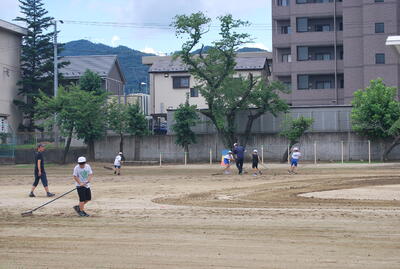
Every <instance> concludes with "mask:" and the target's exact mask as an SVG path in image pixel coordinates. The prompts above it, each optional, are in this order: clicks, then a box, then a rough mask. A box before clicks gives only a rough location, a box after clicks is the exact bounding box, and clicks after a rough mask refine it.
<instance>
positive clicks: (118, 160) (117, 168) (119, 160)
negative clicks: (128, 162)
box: [114, 152, 123, 175]
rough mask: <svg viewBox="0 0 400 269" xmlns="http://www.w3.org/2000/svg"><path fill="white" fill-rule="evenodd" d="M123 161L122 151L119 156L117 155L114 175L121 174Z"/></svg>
mask: <svg viewBox="0 0 400 269" xmlns="http://www.w3.org/2000/svg"><path fill="white" fill-rule="evenodd" d="M122 162H123V155H122V152H119V153H118V155H117V156H115V160H114V175H115V174H118V175H121V164H122Z"/></svg>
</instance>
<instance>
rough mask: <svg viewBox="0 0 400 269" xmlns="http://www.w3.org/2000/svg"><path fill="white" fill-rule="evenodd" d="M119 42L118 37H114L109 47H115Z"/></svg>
mask: <svg viewBox="0 0 400 269" xmlns="http://www.w3.org/2000/svg"><path fill="white" fill-rule="evenodd" d="M120 40H121V38H120V37H119V36H117V35H114V36H113V37H112V38H111V46H113V47H116V46H117V42H118V41H120Z"/></svg>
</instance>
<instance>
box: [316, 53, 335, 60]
mask: <svg viewBox="0 0 400 269" xmlns="http://www.w3.org/2000/svg"><path fill="white" fill-rule="evenodd" d="M315 60H317V61H330V60H332V56H331V54H330V53H316V54H315Z"/></svg>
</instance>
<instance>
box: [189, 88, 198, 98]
mask: <svg viewBox="0 0 400 269" xmlns="http://www.w3.org/2000/svg"><path fill="white" fill-rule="evenodd" d="M190 97H199V89H198V88H190Z"/></svg>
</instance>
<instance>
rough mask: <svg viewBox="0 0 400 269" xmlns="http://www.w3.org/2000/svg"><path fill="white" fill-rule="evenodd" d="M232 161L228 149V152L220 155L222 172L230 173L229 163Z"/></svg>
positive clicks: (230, 152)
mask: <svg viewBox="0 0 400 269" xmlns="http://www.w3.org/2000/svg"><path fill="white" fill-rule="evenodd" d="M233 161H234V158H233V155H232V151H228V154H226V155H224V156H222V162H221V165H222V166H223V167H224V174H225V175H230V174H231V163H232V162H233Z"/></svg>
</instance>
